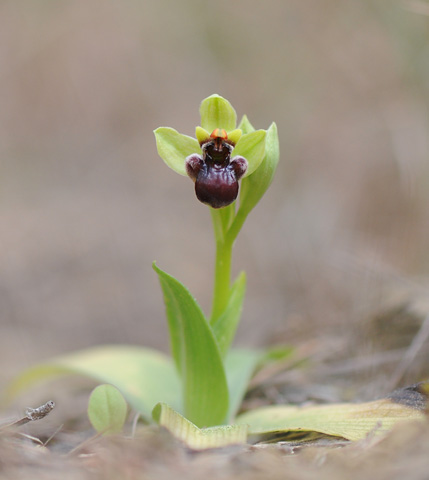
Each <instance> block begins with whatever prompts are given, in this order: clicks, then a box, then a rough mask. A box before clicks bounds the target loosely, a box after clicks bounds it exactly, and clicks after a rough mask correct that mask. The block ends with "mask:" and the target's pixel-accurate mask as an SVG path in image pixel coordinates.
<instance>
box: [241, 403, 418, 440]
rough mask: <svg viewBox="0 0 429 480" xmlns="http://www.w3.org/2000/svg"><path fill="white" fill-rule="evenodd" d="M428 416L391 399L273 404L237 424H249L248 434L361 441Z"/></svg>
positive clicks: (243, 418) (242, 418)
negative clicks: (299, 435)
mask: <svg viewBox="0 0 429 480" xmlns="http://www.w3.org/2000/svg"><path fill="white" fill-rule="evenodd" d="M424 418H425V415H424V414H423V413H422V412H419V411H418V410H416V409H414V408H409V407H407V406H404V405H401V404H399V403H395V402H392V401H391V400H389V399H382V400H377V401H374V402H368V403H360V404H359V403H358V404H352V403H339V404H332V405H318V406H309V407H294V406H284V405H279V406H272V407H265V408H258V409H256V410H251V411H249V412H246V413H244V414H242V415H240V416H239V417H238V418H237V420H236V421H237V423H238V424H246V425H249V433H250V434H251V435H258V436H263V435H265V436H267V438H269V434H271V436H275V438H277V439H279V438H286V439H287V436H288V435H292V434H293V433H296V432H299V433H300V434H301V438H302V441H305V440H306V438H305V436H304V434H305V433H307V434H308V435H309V436H311V434H314V433H315V432H316V433H319V434H323V435H329V436H335V437H341V438H345V439H347V440H361V439H363V438H365V437H366V436H367V435H368V434H369V433H373V434H375V435H381V434H383V433H385V432H386V431H387V430H390V429H391V428H392V427H393V426H394V425H395V424H397V423H398V422H401V421H405V420H417V419H420V420H423V419H424Z"/></svg>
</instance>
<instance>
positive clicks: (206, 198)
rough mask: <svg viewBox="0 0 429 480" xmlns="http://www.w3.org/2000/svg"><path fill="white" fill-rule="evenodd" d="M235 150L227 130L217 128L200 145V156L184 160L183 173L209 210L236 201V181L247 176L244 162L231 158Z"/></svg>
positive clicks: (238, 157)
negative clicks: (184, 171) (193, 185)
mask: <svg viewBox="0 0 429 480" xmlns="http://www.w3.org/2000/svg"><path fill="white" fill-rule="evenodd" d="M234 147H235V144H234V142H232V141H231V140H229V139H228V135H227V133H226V131H225V130H223V129H220V128H216V129H215V130H213V132H212V133H211V135H210V137H209V138H208V139H207V141H205V142H203V143H202V144H201V150H202V152H203V154H202V155H198V154H193V155H190V156H189V157H187V159H186V171H187V173H188V175H189V177H190V178H191V179H192V180H193V181H194V182H195V193H196V195H197V198H198V200H199V201H200V202H202V203H205V204H207V205H210V206H211V207H212V208H222V207H226V206H228V205H230V204H231V203H232V202H233V201H234V200H235V199H236V198H237V195H238V180H240V178H241V177H242V176H243V175H244V174H245V173H246V170H247V160H246V159H245V158H244V157H240V156H236V157H233V158H231V152H232V151H233V149H234Z"/></svg>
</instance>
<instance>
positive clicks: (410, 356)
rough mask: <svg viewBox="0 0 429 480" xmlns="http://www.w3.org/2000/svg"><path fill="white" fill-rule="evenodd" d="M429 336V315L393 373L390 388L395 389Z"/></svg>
mask: <svg viewBox="0 0 429 480" xmlns="http://www.w3.org/2000/svg"><path fill="white" fill-rule="evenodd" d="M428 338H429V315H427V316H426V318H425V319H424V321H423V323H422V325H421V327H420V329H419V331H418V332H417V335H416V336H415V337H414V338H413V341H412V342H411V344H410V346H409V347H408V350H407V351H406V352H405V355H404V357H403V358H402V360H401V363H400V364H399V365H398V367H397V368H396V371H395V373H394V374H393V375H392V381H391V384H390V390H393V389H394V388H396V387H397V386H398V384H399V383H400V381H401V380H402V378H403V377H404V375H405V374H406V373H407V370H408V369H409V368H410V366H411V365H412V363H413V362H414V360H415V359H416V357H417V355H418V354H419V352H420V350H421V349H422V347H423V346H424V344H425V343H426V341H427V340H428Z"/></svg>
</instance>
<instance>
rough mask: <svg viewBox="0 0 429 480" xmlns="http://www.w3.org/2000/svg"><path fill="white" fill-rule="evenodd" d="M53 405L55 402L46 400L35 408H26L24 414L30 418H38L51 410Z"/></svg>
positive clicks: (32, 419)
mask: <svg viewBox="0 0 429 480" xmlns="http://www.w3.org/2000/svg"><path fill="white" fill-rule="evenodd" d="M54 407H55V402H53V401H52V400H50V401H49V402H46V403H45V404H44V405H41V406H40V407H37V408H27V410H26V411H25V416H26V417H27V418H28V419H29V420H31V421H34V420H40V419H42V418H44V417H46V415H48V413H49V412H51V411H52V410H53V409H54Z"/></svg>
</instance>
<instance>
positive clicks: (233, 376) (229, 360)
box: [225, 348, 264, 422]
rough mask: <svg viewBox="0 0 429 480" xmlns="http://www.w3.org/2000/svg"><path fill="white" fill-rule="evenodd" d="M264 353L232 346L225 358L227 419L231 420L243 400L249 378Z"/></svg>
mask: <svg viewBox="0 0 429 480" xmlns="http://www.w3.org/2000/svg"><path fill="white" fill-rule="evenodd" d="M263 355H264V353H263V352H260V351H259V350H246V349H241V348H240V349H236V348H234V349H233V350H231V351H230V352H229V353H228V356H227V357H226V360H225V370H226V376H227V378H228V387H229V410H228V421H229V422H233V421H234V418H235V416H236V415H237V412H238V411H239V409H240V406H241V403H242V402H243V398H244V395H245V394H246V391H247V388H248V386H249V382H250V379H251V378H252V376H253V373H254V371H255V369H256V366H257V365H258V363H259V362H260V359H261V357H262V356H263Z"/></svg>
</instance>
